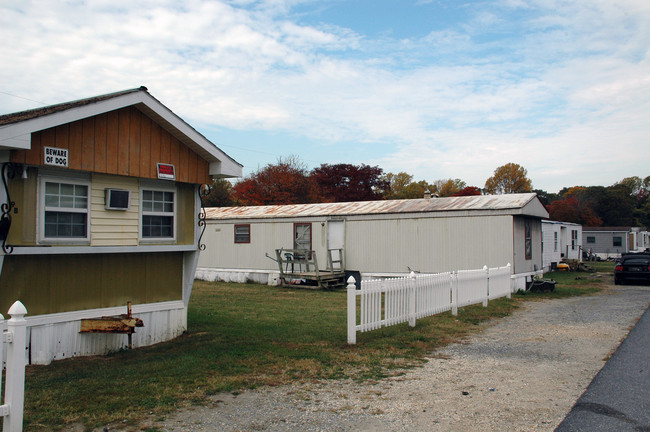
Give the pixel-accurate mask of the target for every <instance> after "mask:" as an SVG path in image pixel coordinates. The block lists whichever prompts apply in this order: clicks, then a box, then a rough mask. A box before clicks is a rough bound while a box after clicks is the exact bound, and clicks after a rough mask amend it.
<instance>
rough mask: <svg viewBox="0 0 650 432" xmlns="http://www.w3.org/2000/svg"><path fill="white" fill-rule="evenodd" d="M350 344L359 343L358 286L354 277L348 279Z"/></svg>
mask: <svg viewBox="0 0 650 432" xmlns="http://www.w3.org/2000/svg"><path fill="white" fill-rule="evenodd" d="M347 289H348V344H349V345H355V344H356V343H357V285H356V280H355V279H354V277H353V276H350V277H349V278H348V288H347Z"/></svg>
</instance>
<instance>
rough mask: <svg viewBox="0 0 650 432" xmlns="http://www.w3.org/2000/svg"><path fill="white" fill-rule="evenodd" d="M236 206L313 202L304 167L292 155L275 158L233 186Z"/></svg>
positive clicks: (312, 190) (310, 184)
mask: <svg viewBox="0 0 650 432" xmlns="http://www.w3.org/2000/svg"><path fill="white" fill-rule="evenodd" d="M232 195H233V200H234V201H235V203H236V204H238V205H273V204H305V203H311V202H316V201H317V196H316V194H315V188H314V184H313V183H312V181H311V179H310V178H309V175H308V171H307V168H306V167H305V165H304V164H303V163H302V162H300V161H299V160H298V159H297V158H296V157H293V156H290V157H288V158H286V159H279V160H278V163H277V164H269V165H267V166H265V167H264V168H263V169H261V170H259V171H257V172H255V173H253V174H251V175H250V176H248V177H246V178H244V179H243V180H242V181H240V182H239V183H237V184H235V185H234V186H233V194H232Z"/></svg>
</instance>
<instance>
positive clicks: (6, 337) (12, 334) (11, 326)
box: [0, 301, 27, 432]
mask: <svg viewBox="0 0 650 432" xmlns="http://www.w3.org/2000/svg"><path fill="white" fill-rule="evenodd" d="M26 314H27V309H25V306H24V305H23V304H22V303H21V302H19V301H17V302H15V303H14V304H13V305H12V306H11V308H9V315H11V319H9V320H7V321H5V319H4V317H3V316H2V315H0V336H2V340H0V362H2V366H3V368H5V369H6V371H7V372H6V377H7V382H6V383H5V395H4V401H2V400H1V399H2V395H1V394H0V402H2V405H0V414H1V415H2V417H3V423H2V430H3V431H4V432H19V431H22V430H23V407H24V404H25V346H26V343H27V321H25V315H26ZM5 344H6V345H7V353H6V359H7V360H6V362H5V361H4V360H3V359H4V358H5V353H4V345H5ZM0 372H2V370H1V369H0ZM1 384H2V374H1V373H0V387H2V385H1Z"/></svg>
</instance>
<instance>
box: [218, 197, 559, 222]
mask: <svg viewBox="0 0 650 432" xmlns="http://www.w3.org/2000/svg"><path fill="white" fill-rule="evenodd" d="M422 213H427V214H428V216H433V217H444V216H474V215H494V214H510V215H525V216H533V217H539V218H547V217H548V212H547V211H546V209H545V208H544V205H543V204H542V203H541V201H540V200H539V198H538V197H537V195H536V194H534V193H525V194H507V195H476V196H464V197H448V198H431V199H426V198H421V199H405V200H385V201H359V202H345V203H318V204H288V205H273V206H250V207H211V208H207V209H206V216H207V219H220V220H221V219H270V218H289V217H293V218H295V217H311V216H361V215H389V214H403V215H406V214H422Z"/></svg>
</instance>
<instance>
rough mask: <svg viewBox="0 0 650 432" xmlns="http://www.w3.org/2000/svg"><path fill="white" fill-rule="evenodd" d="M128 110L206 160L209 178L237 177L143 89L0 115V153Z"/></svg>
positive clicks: (236, 169) (226, 159) (228, 162)
mask: <svg viewBox="0 0 650 432" xmlns="http://www.w3.org/2000/svg"><path fill="white" fill-rule="evenodd" d="M128 106H135V107H136V108H138V109H139V110H140V111H142V112H143V113H144V114H146V115H147V116H149V117H151V119H152V120H154V121H155V122H157V123H158V124H160V125H161V126H162V127H163V128H164V129H165V130H167V131H168V132H169V133H171V134H172V135H173V136H174V137H176V138H177V139H178V140H179V141H181V142H182V143H183V144H185V145H186V146H187V147H189V148H190V149H192V150H193V151H194V152H196V153H197V154H198V155H199V156H201V157H202V158H203V159H205V160H207V161H208V162H209V163H210V170H209V174H210V175H212V176H215V177H241V175H242V165H241V164H240V163H238V162H237V161H235V160H234V159H233V158H231V157H230V156H228V155H227V154H226V153H224V152H223V151H221V150H220V149H219V148H218V147H217V146H216V145H214V144H213V143H212V142H210V141H209V140H208V139H207V138H206V137H204V136H203V135H202V134H201V133H199V132H198V131H197V130H196V129H194V128H193V127H192V126H190V125H189V124H188V123H186V122H185V121H184V120H183V119H181V118H180V117H179V116H177V115H176V114H174V113H173V112H172V111H171V110H170V109H169V108H167V107H166V106H165V105H163V104H162V103H161V102H160V101H159V100H157V99H156V98H154V97H153V96H151V94H149V92H148V90H147V88H146V87H139V88H136V89H130V90H124V91H120V92H116V93H110V94H105V95H100V96H94V97H90V98H86V99H80V100H76V101H72V102H65V103H61V104H56V105H50V106H46V107H42V108H36V109H32V110H28V111H22V112H18V113H12V114H6V115H2V116H0V150H12V149H29V148H30V147H31V140H30V134H31V133H33V132H37V131H40V130H44V129H48V128H51V127H55V126H58V125H61V124H65V123H70V122H73V121H77V120H80V119H84V118H87V117H92V116H95V115H98V114H102V113H105V112H109V111H113V110H117V109H120V108H124V107H128Z"/></svg>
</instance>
